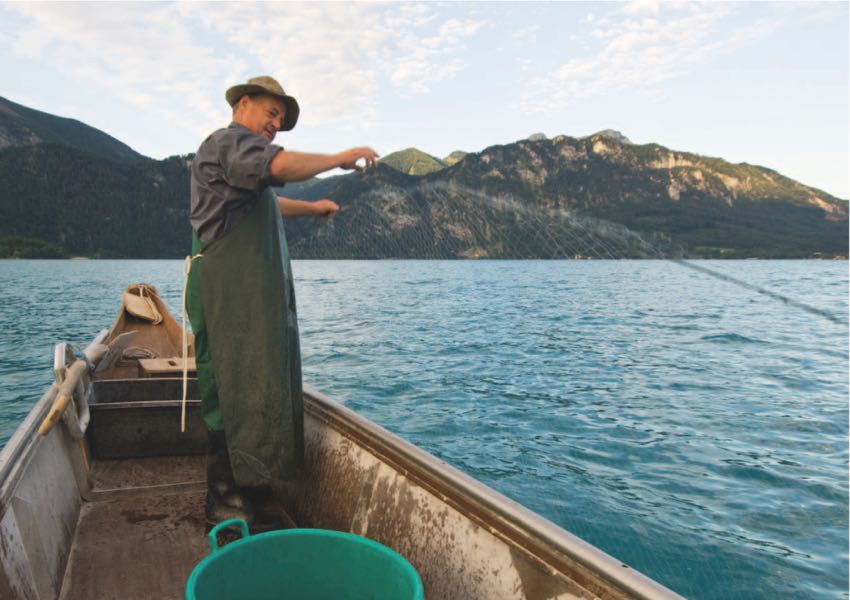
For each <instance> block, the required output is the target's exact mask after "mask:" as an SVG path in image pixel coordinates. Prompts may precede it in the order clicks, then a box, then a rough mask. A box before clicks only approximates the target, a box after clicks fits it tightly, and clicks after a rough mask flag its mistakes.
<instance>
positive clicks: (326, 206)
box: [312, 198, 339, 220]
mask: <svg viewBox="0 0 850 600" xmlns="http://www.w3.org/2000/svg"><path fill="white" fill-rule="evenodd" d="M312 206H313V210H314V211H315V215H316V216H317V217H323V218H324V219H325V220H330V219H333V218H334V217H335V216H336V213H338V212H339V204H337V203H336V202H334V201H333V200H328V199H327V198H326V199H324V200H316V201H315V202H313V203H312Z"/></svg>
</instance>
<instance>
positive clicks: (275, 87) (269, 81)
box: [224, 75, 301, 131]
mask: <svg viewBox="0 0 850 600" xmlns="http://www.w3.org/2000/svg"><path fill="white" fill-rule="evenodd" d="M245 94H268V95H269V96H274V97H275V98H279V99H280V100H282V101H283V104H284V105H285V106H286V114H284V115H283V122H282V123H281V124H280V131H289V130H290V129H292V128H293V127H295V123H297V122H298V113H299V112H300V110H301V109H300V108H298V101H297V100H296V99H295V98H293V97H292V96H287V95H286V92H284V91H283V88H282V87H280V84H279V83H278V82H277V80H276V79H275V78H274V77H269V76H268V75H261V76H260V77H252V78H251V79H249V80H248V81H247V82H246V83H240V84H239V85H234V86H233V87H232V88H230V89H229V90H227V92H225V94H224V97H225V98H226V99H227V103H228V104H230V106H231V107H232V106H235V105H236V103H237V102H239V98H241V97H242V96H244V95H245Z"/></svg>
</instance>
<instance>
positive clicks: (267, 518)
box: [240, 486, 294, 533]
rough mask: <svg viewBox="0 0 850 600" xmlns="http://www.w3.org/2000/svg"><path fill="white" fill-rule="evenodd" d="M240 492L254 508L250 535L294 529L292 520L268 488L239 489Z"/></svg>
mask: <svg viewBox="0 0 850 600" xmlns="http://www.w3.org/2000/svg"><path fill="white" fill-rule="evenodd" d="M240 491H241V492H242V493H243V494H244V496H245V497H246V498H247V499H248V501H249V502H250V503H251V506H252V507H253V508H254V523H253V524H252V525H251V532H252V533H263V532H265V531H272V530H275V529H289V528H291V527H294V523H292V519H290V518H289V515H287V514H286V512H285V511H283V510H282V508H281V506H280V504H279V503H278V502H277V500H276V499H275V496H274V492H273V491H272V488H271V487H270V486H256V487H246V488H240Z"/></svg>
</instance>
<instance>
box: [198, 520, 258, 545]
mask: <svg viewBox="0 0 850 600" xmlns="http://www.w3.org/2000/svg"><path fill="white" fill-rule="evenodd" d="M236 526H238V527H239V529H240V531H241V532H242V538H243V539H244V538H246V537H248V536H250V535H251V534H250V533H248V523H246V522H245V521H244V520H242V519H227V520H226V521H222V522H221V523H219V524H218V525H216V526H215V527H213V528H212V529H211V530H210V533H209V535H208V536H207V537H208V538H209V541H210V549H211V550H212V552H217V551H218V550H219V546H218V534H219V532H221V530H222V529H227V528H228V527H236Z"/></svg>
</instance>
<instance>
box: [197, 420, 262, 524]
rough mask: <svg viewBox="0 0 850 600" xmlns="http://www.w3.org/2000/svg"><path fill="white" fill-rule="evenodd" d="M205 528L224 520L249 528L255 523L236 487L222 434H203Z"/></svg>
mask: <svg viewBox="0 0 850 600" xmlns="http://www.w3.org/2000/svg"><path fill="white" fill-rule="evenodd" d="M206 516H207V526H208V527H213V526H215V525H218V524H219V523H221V522H222V521H224V520H226V519H242V520H244V521H245V522H247V523H248V525H249V526H250V525H252V524H253V523H254V520H255V516H254V508H253V506H252V504H251V501H250V500H248V498H247V497H246V496H245V494H244V493H242V492H241V490H240V489H239V488H237V487H236V482H235V481H234V480H233V469H232V468H231V466H230V455H229V454H228V452H227V439H226V438H225V435H224V432H223V431H209V432H207V501H206Z"/></svg>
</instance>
